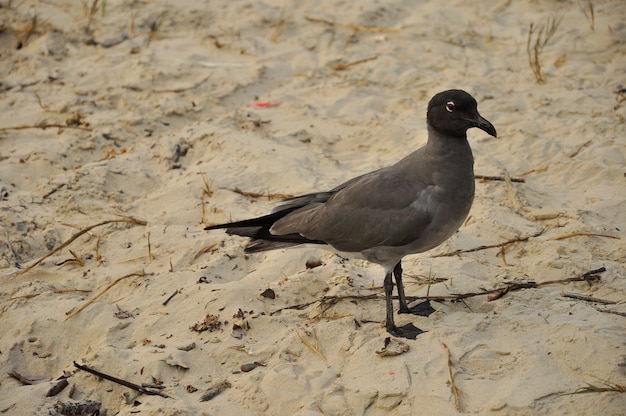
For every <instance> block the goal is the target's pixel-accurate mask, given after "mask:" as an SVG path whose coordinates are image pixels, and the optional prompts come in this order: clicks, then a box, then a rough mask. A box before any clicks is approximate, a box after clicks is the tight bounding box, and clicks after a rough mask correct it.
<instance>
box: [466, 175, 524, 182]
mask: <svg viewBox="0 0 626 416" xmlns="http://www.w3.org/2000/svg"><path fill="white" fill-rule="evenodd" d="M474 178H475V179H480V180H483V181H503V182H504V181H506V180H507V179H509V180H510V181H511V182H518V183H525V182H526V179H523V178H506V177H504V176H485V175H474Z"/></svg>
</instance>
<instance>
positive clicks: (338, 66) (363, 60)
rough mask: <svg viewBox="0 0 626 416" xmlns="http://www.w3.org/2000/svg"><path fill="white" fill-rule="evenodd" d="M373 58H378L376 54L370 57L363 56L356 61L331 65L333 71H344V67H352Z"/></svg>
mask: <svg viewBox="0 0 626 416" xmlns="http://www.w3.org/2000/svg"><path fill="white" fill-rule="evenodd" d="M375 59H378V55H375V56H371V57H369V58H365V59H359V60H358V61H354V62H349V63H347V64H339V65H335V66H333V69H334V70H335V71H345V70H346V69H348V68H351V67H353V66H355V65H359V64H362V63H365V62H369V61H373V60H375Z"/></svg>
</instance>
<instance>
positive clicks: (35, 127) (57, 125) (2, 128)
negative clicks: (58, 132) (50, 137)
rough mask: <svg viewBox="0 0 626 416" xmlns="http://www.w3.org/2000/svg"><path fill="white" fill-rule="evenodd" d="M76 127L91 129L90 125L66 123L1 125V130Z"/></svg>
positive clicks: (85, 129) (78, 128) (77, 128)
mask: <svg viewBox="0 0 626 416" xmlns="http://www.w3.org/2000/svg"><path fill="white" fill-rule="evenodd" d="M53 128H59V129H76V130H84V131H91V129H90V128H88V127H80V126H68V125H66V124H37V125H33V126H12V127H0V131H8V130H27V129H42V130H45V129H53Z"/></svg>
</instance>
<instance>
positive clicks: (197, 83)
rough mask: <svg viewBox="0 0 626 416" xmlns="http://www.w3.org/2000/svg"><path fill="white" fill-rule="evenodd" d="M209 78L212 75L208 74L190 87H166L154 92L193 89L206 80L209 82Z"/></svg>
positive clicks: (176, 91)
mask: <svg viewBox="0 0 626 416" xmlns="http://www.w3.org/2000/svg"><path fill="white" fill-rule="evenodd" d="M209 78H211V75H207V76H206V77H204V78H202V79H201V80H200V81H198V82H196V83H195V84H193V85H191V86H189V87H182V88H172V89H165V90H153V92H156V93H165V92H175V93H179V92H184V91H189V90H193V89H196V88H198V87H199V86H200V85H202V84H204V83H205V82H207V81H208V80H209Z"/></svg>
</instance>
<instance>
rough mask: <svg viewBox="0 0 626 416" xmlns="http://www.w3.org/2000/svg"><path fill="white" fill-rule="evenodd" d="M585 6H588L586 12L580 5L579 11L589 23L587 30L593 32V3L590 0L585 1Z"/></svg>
mask: <svg viewBox="0 0 626 416" xmlns="http://www.w3.org/2000/svg"><path fill="white" fill-rule="evenodd" d="M587 6H588V10H587V9H585V6H583V5H582V4H581V5H580V9H581V10H582V12H583V14H584V15H585V17H586V18H587V21H588V22H589V28H590V29H591V31H592V32H595V30H596V12H595V10H594V8H593V2H592V1H591V0H587Z"/></svg>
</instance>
